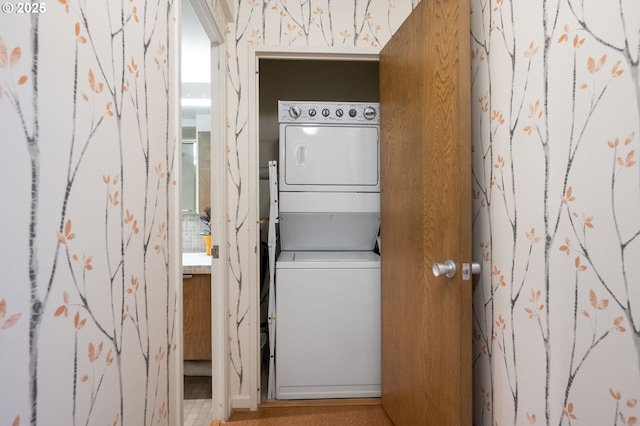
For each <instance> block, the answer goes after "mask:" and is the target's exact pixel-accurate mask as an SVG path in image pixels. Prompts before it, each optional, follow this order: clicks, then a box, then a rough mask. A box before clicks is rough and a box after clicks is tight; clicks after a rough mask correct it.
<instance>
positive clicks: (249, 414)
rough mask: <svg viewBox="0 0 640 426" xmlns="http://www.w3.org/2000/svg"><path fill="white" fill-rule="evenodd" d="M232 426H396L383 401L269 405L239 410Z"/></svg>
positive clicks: (309, 402)
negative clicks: (383, 406)
mask: <svg viewBox="0 0 640 426" xmlns="http://www.w3.org/2000/svg"><path fill="white" fill-rule="evenodd" d="M222 424H228V425H231V426H258V425H259V426H272V425H274V426H276V425H277V426H324V425H327V426H329V425H330V426H335V425H341V426H393V422H392V421H391V420H390V419H389V417H388V416H387V415H386V414H385V412H384V410H383V409H382V406H381V405H380V400H378V399H372V400H353V401H345V400H336V401H327V400H324V401H304V403H299V402H288V403H281V402H273V403H272V402H267V403H264V404H261V405H260V408H259V409H258V411H248V410H242V411H239V410H236V411H234V412H233V413H232V414H231V417H230V418H229V420H228V421H227V422H225V423H222Z"/></svg>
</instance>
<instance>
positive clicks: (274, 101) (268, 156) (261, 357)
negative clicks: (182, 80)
mask: <svg viewBox="0 0 640 426" xmlns="http://www.w3.org/2000/svg"><path fill="white" fill-rule="evenodd" d="M255 66H256V71H258V72H256V81H255V95H256V97H257V99H256V103H254V105H256V106H257V109H256V111H255V119H254V125H255V128H256V131H255V133H254V135H255V136H254V137H253V138H252V140H254V141H255V144H256V147H255V150H256V154H255V155H256V158H255V168H254V170H255V173H256V177H257V181H258V182H257V185H258V186H257V188H258V193H257V194H256V201H255V203H256V207H255V209H256V210H255V211H256V212H257V216H258V220H257V221H256V223H258V227H257V229H256V232H255V234H252V235H256V241H257V244H256V247H258V250H257V256H256V263H255V265H256V272H255V277H256V279H255V280H252V282H255V283H257V289H256V292H255V294H256V299H257V300H256V302H255V303H256V309H257V311H258V315H259V321H256V322H257V323H259V325H260V326H259V327H256V330H255V333H256V335H257V336H258V337H257V338H256V340H255V341H256V342H257V343H256V344H257V345H258V349H257V351H256V354H257V356H256V358H257V359H256V366H257V372H258V374H257V377H258V379H257V380H258V383H257V385H258V386H257V388H258V390H259V394H258V395H257V396H256V401H257V402H266V401H268V398H267V387H268V374H269V364H268V363H269V354H270V348H269V344H268V343H269V342H268V339H266V338H265V334H266V333H267V322H268V318H267V316H268V297H269V293H268V289H269V271H268V257H267V253H268V251H267V250H266V247H267V230H268V226H269V203H270V197H269V179H268V163H269V161H272V160H278V146H279V140H278V138H279V123H278V100H288V101H329V102H331V101H338V102H378V101H379V91H378V85H379V82H378V56H377V53H370V52H367V53H364V52H361V51H360V52H355V51H350V52H348V53H334V52H332V53H331V54H324V53H321V54H317V53H316V54H309V53H308V52H307V53H305V54H301V53H300V52H292V53H286V52H285V53H283V52H281V51H280V52H277V53H271V52H260V53H258V52H256V63H255ZM283 76H284V77H283ZM276 281H277V279H276ZM257 402H256V406H257Z"/></svg>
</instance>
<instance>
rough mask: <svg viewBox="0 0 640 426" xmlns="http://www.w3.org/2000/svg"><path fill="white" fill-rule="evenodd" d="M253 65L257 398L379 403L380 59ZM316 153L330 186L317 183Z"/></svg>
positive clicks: (279, 61) (275, 61)
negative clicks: (257, 260) (256, 114)
mask: <svg viewBox="0 0 640 426" xmlns="http://www.w3.org/2000/svg"><path fill="white" fill-rule="evenodd" d="M258 68H259V77H258V78H259V80H258V81H259V83H258V99H259V159H258V160H259V161H258V164H259V176H260V188H259V189H260V191H259V201H260V204H259V208H260V238H261V249H260V325H261V359H262V362H261V369H262V378H261V390H262V392H261V400H262V401H265V400H268V399H274V398H275V399H331V398H365V397H377V396H379V395H380V370H379V369H380V365H379V364H380V336H379V334H380V311H379V304H380V282H379V280H380V278H379V274H380V269H379V268H380V260H379V253H380V251H379V241H378V240H377V238H376V236H377V234H378V229H379V226H380V214H379V196H380V193H379V112H380V111H379V105H378V99H379V95H378V62H377V61H373V60H314V59H279V58H278V59H271V58H269V59H264V58H263V59H260V60H259V64H258ZM312 133H313V134H316V133H317V134H319V135H320V136H309V135H310V134H312ZM341 140H343V141H344V142H340V141H341ZM329 145H332V146H334V148H331V149H329V148H328V146H329ZM319 150H323V151H324V152H325V153H324V154H321V155H319V154H318V151H319ZM334 151H335V152H334ZM327 153H328V154H327ZM334 155H335V157H334ZM314 156H315V157H314ZM322 156H324V158H323V159H322V160H321V162H323V165H322V167H323V168H333V169H332V171H331V172H330V173H325V174H324V175H325V176H331V178H330V179H328V180H327V179H326V178H325V177H323V178H322V179H321V181H317V182H316V180H315V177H314V176H316V174H315V171H314V170H313V167H312V166H313V164H317V163H315V162H316V161H318V159H319V158H320V157H322ZM308 158H309V159H308ZM270 162H274V163H271V168H272V169H273V166H274V165H275V164H276V163H275V162H278V163H277V164H278V169H279V172H278V173H277V174H276V173H275V172H274V171H273V170H272V176H271V187H273V186H274V182H276V181H279V182H277V183H276V185H277V187H278V192H277V196H278V197H279V199H278V202H277V203H276V205H277V207H278V208H279V214H278V215H276V216H275V217H278V223H277V224H276V223H275V222H276V221H273V222H274V225H275V229H276V231H277V232H276V235H277V236H278V239H277V245H275V244H273V239H272V240H271V246H272V247H273V248H274V249H275V250H274V251H275V258H276V259H278V260H277V262H276V263H275V268H274V270H275V275H276V277H275V285H273V283H272V286H271V288H272V289H274V290H275V291H272V292H271V296H274V297H275V303H272V308H270V307H269V297H270V292H269V288H270V285H269V284H270V274H269V272H270V271H269V269H270V268H269V249H268V247H269V245H270V244H269V242H270V240H269V215H270V210H272V208H271V201H272V196H271V194H273V188H271V187H270V181H269V175H270V173H269V168H270ZM359 164H362V168H361V169H360V168H359V167H360V166H359ZM333 177H335V179H334V178H333ZM270 190H271V193H270ZM272 216H273V213H272ZM272 259H273V256H272ZM272 261H273V260H272ZM272 300H273V299H272ZM274 306H275V308H274ZM272 311H273V312H272ZM269 330H272V331H271V335H272V339H269ZM270 340H271V342H270ZM274 343H275V345H274ZM272 346H273V347H272ZM274 349H275V350H274ZM269 376H271V380H269Z"/></svg>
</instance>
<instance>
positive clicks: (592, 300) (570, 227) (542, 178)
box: [471, 0, 640, 425]
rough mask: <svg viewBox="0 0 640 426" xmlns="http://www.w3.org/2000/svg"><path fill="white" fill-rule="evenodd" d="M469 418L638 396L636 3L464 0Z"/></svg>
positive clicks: (639, 412)
mask: <svg viewBox="0 0 640 426" xmlns="http://www.w3.org/2000/svg"><path fill="white" fill-rule="evenodd" d="M471 5H472V15H471V16H472V28H471V40H472V52H471V55H472V79H473V80H472V84H473V88H472V92H473V93H472V108H473V116H474V118H473V134H474V144H473V148H474V165H473V179H474V218H473V220H474V251H475V256H476V258H477V259H481V260H482V265H483V274H482V277H481V279H480V280H479V282H477V283H476V286H475V287H474V316H473V320H474V338H475V353H474V371H475V376H476V377H475V389H474V394H475V397H476V398H475V399H476V400H475V407H474V410H475V422H476V424H478V425H516V424H517V425H525V424H526V425H528V424H545V425H581V424H582V425H596V424H597V425H632V424H636V423H637V421H638V416H640V407H638V406H637V401H638V398H640V373H639V371H638V367H639V366H640V345H639V342H640V340H639V337H640V323H639V318H640V317H638V315H639V314H640V293H639V291H638V290H640V215H638V211H640V168H639V166H638V163H637V161H638V148H639V143H640V142H639V140H640V134H639V132H638V130H639V129H638V124H639V121H638V118H639V116H640V112H639V105H640V96H639V93H640V82H639V80H638V78H639V74H638V59H639V58H638V54H639V53H640V47H639V46H640V45H639V38H638V36H639V35H640V21H639V20H638V16H640V6H639V5H638V4H636V3H633V2H597V1H591V0H580V1H578V0H558V1H542V2H533V3H531V2H513V1H512V2H509V1H503V0H492V1H486V2H484V1H476V0H474V1H472V2H471Z"/></svg>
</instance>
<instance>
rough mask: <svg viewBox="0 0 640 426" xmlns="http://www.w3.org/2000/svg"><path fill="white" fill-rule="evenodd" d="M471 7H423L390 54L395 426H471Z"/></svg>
mask: <svg viewBox="0 0 640 426" xmlns="http://www.w3.org/2000/svg"><path fill="white" fill-rule="evenodd" d="M469 13H470V11H469V5H468V2H467V1H463V0H440V1H437V0H422V1H421V2H420V3H419V4H418V6H417V7H416V8H415V10H414V11H413V12H412V13H411V15H410V16H409V17H408V18H407V20H406V21H405V23H404V24H403V25H402V27H401V28H400V29H399V30H398V31H397V32H396V34H395V35H394V36H393V38H392V39H391V40H390V41H389V43H388V44H387V46H385V48H384V49H383V50H382V52H381V54H380V104H381V114H380V115H381V160H382V166H381V167H382V179H381V214H382V230H381V240H382V249H383V253H382V404H383V406H384V408H385V410H386V411H387V413H388V414H389V416H390V417H391V419H392V420H393V421H394V423H395V424H396V425H397V426H402V425H407V426H408V425H448V426H453V425H471V422H472V420H471V416H472V393H471V378H472V364H471V363H472V352H471V347H472V337H471V331H472V328H471V327H472V326H471V281H470V280H462V277H461V273H460V272H458V273H456V275H455V276H454V277H453V278H446V277H439V278H435V277H434V276H433V273H432V265H433V264H434V263H435V262H444V261H445V260H446V259H451V260H453V261H454V262H455V263H456V265H457V266H458V270H460V269H461V265H462V263H463V262H464V263H471V138H470V81H469V78H470V77H469V66H470V64H469V56H470V53H469Z"/></svg>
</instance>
